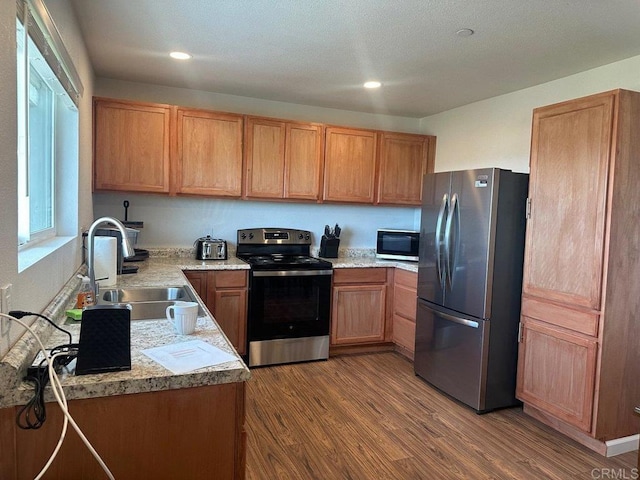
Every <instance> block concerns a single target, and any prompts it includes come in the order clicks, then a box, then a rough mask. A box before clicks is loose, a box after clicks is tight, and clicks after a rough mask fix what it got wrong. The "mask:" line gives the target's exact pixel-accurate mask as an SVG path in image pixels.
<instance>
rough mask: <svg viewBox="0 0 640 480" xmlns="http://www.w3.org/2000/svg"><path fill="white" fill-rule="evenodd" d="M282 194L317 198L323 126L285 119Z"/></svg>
mask: <svg viewBox="0 0 640 480" xmlns="http://www.w3.org/2000/svg"><path fill="white" fill-rule="evenodd" d="M286 131H287V135H286V138H287V140H286V150H285V159H286V161H285V184H284V196H285V198H292V199H298V200H318V199H319V198H320V181H321V178H322V160H323V155H322V153H323V152H322V139H323V137H322V126H320V125H311V124H302V123H287V126H286Z"/></svg>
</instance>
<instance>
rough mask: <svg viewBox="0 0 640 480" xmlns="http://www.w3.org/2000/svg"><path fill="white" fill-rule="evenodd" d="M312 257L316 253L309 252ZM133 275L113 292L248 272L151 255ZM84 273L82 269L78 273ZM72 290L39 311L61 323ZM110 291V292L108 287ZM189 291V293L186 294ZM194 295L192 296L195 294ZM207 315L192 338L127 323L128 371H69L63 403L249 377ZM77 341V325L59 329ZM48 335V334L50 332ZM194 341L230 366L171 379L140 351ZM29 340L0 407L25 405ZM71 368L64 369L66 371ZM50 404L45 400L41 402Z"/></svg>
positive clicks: (8, 369) (355, 261) (41, 329)
mask: <svg viewBox="0 0 640 480" xmlns="http://www.w3.org/2000/svg"><path fill="white" fill-rule="evenodd" d="M314 253H317V252H314ZM341 253H345V254H346V255H348V256H341V257H340V258H335V259H333V258H332V259H326V260H329V261H331V263H332V264H333V266H334V268H379V267H387V268H392V267H395V268H400V269H403V270H408V271H413V272H417V270H418V265H417V263H415V262H400V261H391V260H378V259H376V258H375V257H374V256H372V255H361V254H358V252H357V251H355V253H354V252H352V251H346V252H341ZM136 265H138V267H139V270H138V273H137V274H129V275H120V276H118V283H117V287H153V286H177V285H187V286H188V288H190V289H192V288H191V286H190V285H189V283H188V281H187V280H186V278H185V276H184V274H183V273H182V271H183V270H248V269H249V266H248V265H247V264H246V263H244V262H243V261H241V260H239V259H237V258H235V257H229V259H228V260H223V261H220V260H207V261H202V260H195V259H194V258H193V257H192V256H170V255H163V254H162V252H153V253H152V256H151V257H150V258H149V259H147V260H146V261H144V262H138V263H136ZM84 271H85V269H84V267H82V268H81V269H80V270H79V272H80V273H83V272H84ZM77 288H78V281H77V280H76V279H75V277H74V278H73V279H71V280H70V281H69V283H68V284H67V285H66V286H65V287H64V288H63V290H62V291H61V292H60V294H58V296H57V297H56V298H55V299H54V300H53V301H52V304H51V305H50V306H49V307H48V308H47V309H45V311H44V312H42V313H43V314H45V315H48V316H49V317H51V318H54V319H57V322H58V323H59V324H61V323H62V322H63V321H64V310H65V309H66V308H70V306H71V304H72V303H73V299H74V298H75V293H76V291H77ZM109 288H113V287H109ZM192 291H193V289H192ZM193 293H194V296H195V297H197V295H195V292H193ZM200 303H201V306H202V307H203V310H204V312H205V313H206V315H207V316H205V317H202V318H199V320H198V328H197V331H196V333H195V334H194V335H184V336H183V335H177V334H175V332H174V330H173V327H172V326H171V324H170V323H169V322H168V321H167V320H166V319H158V320H141V321H133V322H131V370H130V371H123V372H114V373H103V374H97V375H81V376H75V375H73V374H72V373H73V372H72V371H71V372H70V373H63V375H62V378H63V385H64V388H65V393H66V395H67V398H69V399H81V398H92V397H101V396H111V395H122V394H131V393H141V392H152V391H160V390H170V389H178V388H189V387H197V386H204V385H215V384H221V383H233V382H242V381H245V380H248V379H249V378H250V376H251V374H250V372H249V369H248V368H247V366H246V365H245V364H244V362H243V361H242V359H241V358H240V357H239V356H238V355H237V353H236V352H235V350H234V349H233V347H232V346H231V344H230V342H229V341H228V339H227V338H226V336H225V335H224V333H223V332H222V331H221V330H220V329H219V327H218V325H217V323H216V322H215V321H213V317H212V316H211V314H210V312H209V311H208V310H207V308H206V306H205V305H204V303H203V302H202V300H200ZM35 327H36V331H37V333H38V334H39V335H42V336H43V339H44V340H45V345H47V346H54V345H59V344H61V343H64V342H65V338H66V337H65V336H64V335H63V334H62V333H60V332H58V331H56V330H54V329H53V328H51V327H49V326H48V325H46V324H45V323H44V322H36V325H35ZM65 328H68V329H69V330H70V331H71V333H72V334H73V335H74V340H77V336H78V335H79V331H80V326H79V324H75V325H65ZM52 332H53V333H52ZM194 339H200V340H204V341H206V342H208V343H210V344H212V345H214V346H216V347H218V348H220V349H222V350H224V351H226V352H229V353H232V354H233V355H235V356H236V357H237V360H236V361H232V362H227V363H225V364H221V365H218V366H214V367H209V368H203V369H200V370H196V371H194V372H189V373H186V374H182V375H174V374H173V373H171V372H169V371H168V370H166V369H165V368H164V367H162V366H161V365H159V364H157V363H155V362H154V361H152V360H151V359H149V358H148V357H147V356H145V355H144V354H143V353H141V350H143V349H145V348H150V347H155V346H160V345H167V344H172V343H176V342H183V341H189V340H194ZM34 351H35V347H34V341H33V339H31V338H30V336H29V335H25V336H23V338H21V339H20V340H18V342H17V343H16V345H14V347H13V348H12V349H11V350H10V351H9V353H8V354H7V355H6V356H5V357H4V358H3V359H2V361H1V362H0V407H6V406H11V405H18V404H22V403H24V402H26V401H27V400H28V399H29V398H30V397H31V394H32V389H31V388H29V387H28V386H26V385H24V384H22V383H21V380H20V378H21V377H22V375H23V374H24V372H25V371H26V367H27V365H29V364H31V360H32V359H33V357H34V353H33V352H34ZM72 366H73V364H71V365H70V367H72ZM47 399H48V400H50V399H51V397H50V396H48V397H47Z"/></svg>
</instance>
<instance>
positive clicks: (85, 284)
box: [76, 275, 96, 309]
mask: <svg viewBox="0 0 640 480" xmlns="http://www.w3.org/2000/svg"><path fill="white" fill-rule="evenodd" d="M78 276H79V277H80V275H78ZM81 278H82V285H80V291H79V292H78V301H77V302H76V308H82V309H84V308H86V307H91V306H92V305H95V304H96V296H95V293H94V292H93V290H91V284H90V280H89V277H81Z"/></svg>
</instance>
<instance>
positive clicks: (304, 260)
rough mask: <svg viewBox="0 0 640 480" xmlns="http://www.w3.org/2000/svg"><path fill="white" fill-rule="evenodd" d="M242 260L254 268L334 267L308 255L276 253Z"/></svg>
mask: <svg viewBox="0 0 640 480" xmlns="http://www.w3.org/2000/svg"><path fill="white" fill-rule="evenodd" d="M240 258H242V259H243V260H244V261H246V262H247V263H249V265H251V266H252V267H270V266H273V267H283V266H288V267H307V268H309V267H320V268H331V267H332V265H331V262H327V261H325V260H320V259H319V258H315V257H310V256H306V255H283V254H277V253H274V254H271V255H252V256H248V257H240Z"/></svg>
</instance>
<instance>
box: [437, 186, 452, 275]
mask: <svg viewBox="0 0 640 480" xmlns="http://www.w3.org/2000/svg"><path fill="white" fill-rule="evenodd" d="M448 207H449V195H448V194H446V193H445V194H444V195H443V196H442V205H440V211H439V212H438V220H437V222H436V268H437V271H438V282H439V283H440V286H441V287H444V276H445V271H444V269H443V268H442V251H441V245H442V242H441V241H440V236H441V233H442V222H443V221H444V217H445V215H447V213H448V210H449V209H448ZM445 248H446V247H445Z"/></svg>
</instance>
